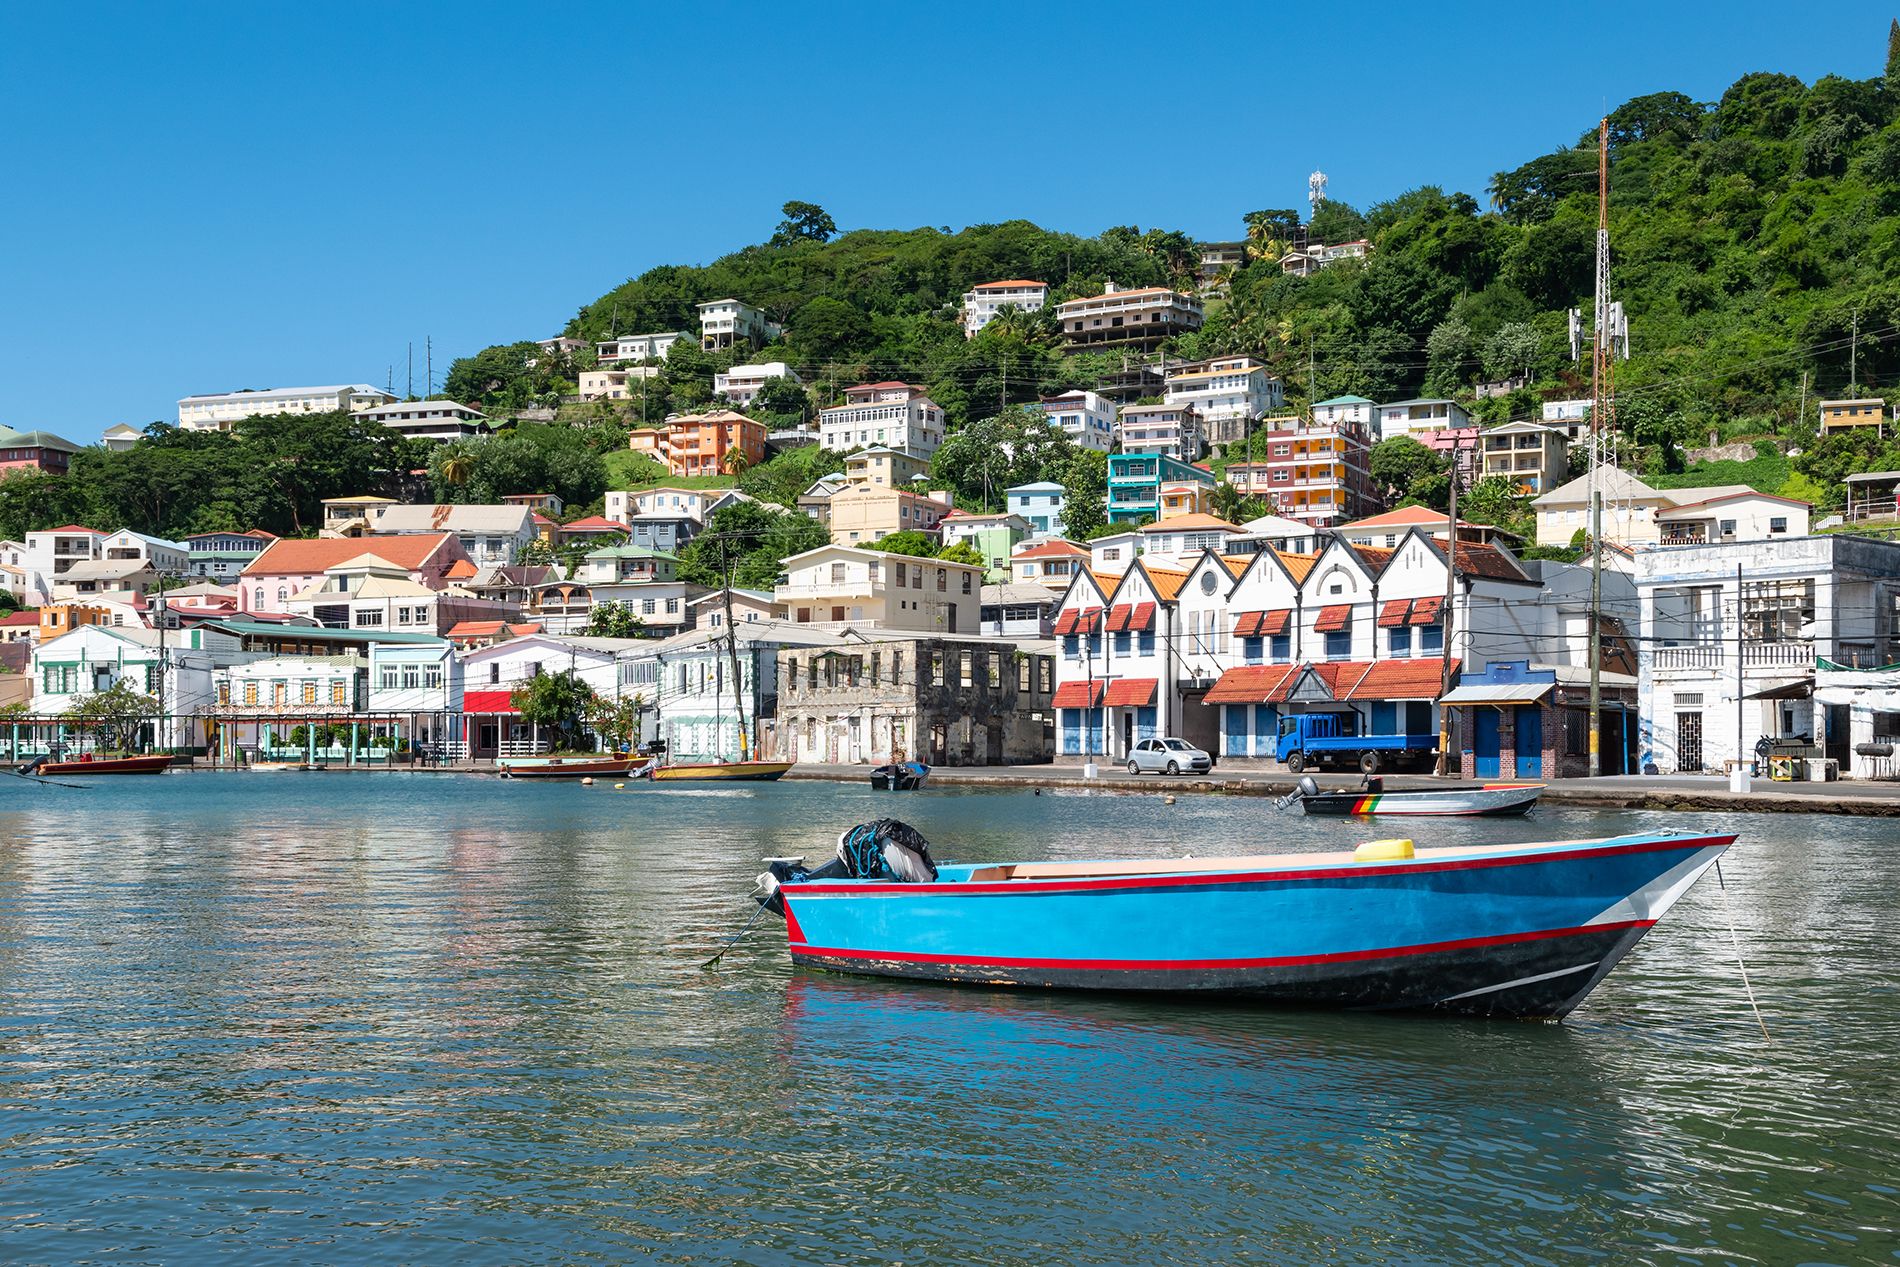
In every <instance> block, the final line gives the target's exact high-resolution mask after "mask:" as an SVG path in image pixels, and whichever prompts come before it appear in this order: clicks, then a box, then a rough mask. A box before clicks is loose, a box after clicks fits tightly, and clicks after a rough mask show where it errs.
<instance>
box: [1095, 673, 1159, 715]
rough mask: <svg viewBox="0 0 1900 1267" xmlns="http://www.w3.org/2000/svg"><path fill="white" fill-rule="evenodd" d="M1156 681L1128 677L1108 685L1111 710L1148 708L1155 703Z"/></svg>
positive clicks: (1108, 699) (1147, 678)
mask: <svg viewBox="0 0 1900 1267" xmlns="http://www.w3.org/2000/svg"><path fill="white" fill-rule="evenodd" d="M1155 685H1156V679H1154V678H1151V677H1128V678H1121V679H1119V680H1118V681H1114V682H1110V683H1109V684H1108V698H1107V701H1106V702H1107V704H1108V706H1109V707H1110V708H1147V707H1148V706H1149V705H1151V704H1153V703H1154V702H1155Z"/></svg>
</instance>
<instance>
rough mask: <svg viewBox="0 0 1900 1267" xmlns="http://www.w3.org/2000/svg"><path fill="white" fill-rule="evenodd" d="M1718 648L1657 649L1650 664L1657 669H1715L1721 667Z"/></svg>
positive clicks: (1720, 654) (1720, 651)
mask: <svg viewBox="0 0 1900 1267" xmlns="http://www.w3.org/2000/svg"><path fill="white" fill-rule="evenodd" d="M1722 659H1723V656H1722V648H1721V647H1719V646H1706V645H1705V646H1698V647H1657V648H1656V649H1655V651H1653V652H1652V653H1651V655H1650V663H1651V664H1652V665H1654V666H1655V667H1656V668H1658V669H1717V668H1720V667H1721V666H1722Z"/></svg>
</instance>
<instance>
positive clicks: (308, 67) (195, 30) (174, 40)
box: [0, 0, 1900, 443]
mask: <svg viewBox="0 0 1900 1267" xmlns="http://www.w3.org/2000/svg"><path fill="white" fill-rule="evenodd" d="M1602 7H1603V8H1606V9H1607V10H1609V11H1611V12H1613V13H1614V14H1616V15H1618V16H1616V17H1614V18H1613V19H1611V18H1606V19H1603V20H1601V22H1600V24H1599V25H1594V26H1593V25H1591V24H1589V23H1587V22H1586V20H1585V13H1586V10H1585V9H1584V8H1583V7H1582V6H1577V5H1569V6H1561V7H1556V6H1544V5H1526V4H1522V3H1500V4H1471V5H1465V6H1450V5H1431V4H1418V3H1415V2H1412V0H1407V2H1406V3H1387V2H1385V0H1362V3H1360V4H1358V5H1356V6H1341V7H1335V8H1331V9H1326V8H1321V9H1316V10H1311V11H1310V16H1308V17H1305V18H1300V17H1298V16H1297V15H1296V13H1295V11H1293V10H1286V9H1280V10H1272V9H1269V8H1266V7H1264V6H1253V5H1242V4H1234V5H1208V6H1202V7H1196V6H1192V5H1157V4H1139V5H1137V4H1119V3H1113V2H1112V0H1101V2H1098V3H1093V4H1087V5H1073V6H1070V5H1064V6H1060V7H1057V6H1044V5H1038V4H1028V3H1022V2H1021V0H1014V2H1013V3H1007V4H994V5H992V4H986V3H963V4H957V5H933V6H929V7H928V8H924V7H921V6H919V7H917V8H916V9H914V10H913V9H909V8H908V7H905V10H904V11H902V12H898V11H895V10H897V9H898V8H899V6H894V5H883V4H866V5H842V4H838V5H833V4H823V5H783V4H774V5H757V6H739V5H733V6H720V5H705V6H699V5H679V4H673V5H625V6H616V5H605V6H593V7H588V6H580V7H575V6H572V5H569V6H563V7H561V8H559V9H555V8H552V7H548V8H543V7H541V6H529V5H520V6H510V5H501V4H488V3H480V2H479V0H468V2H467V3H463V4H457V5H447V4H444V5H439V6H427V5H424V4H420V3H410V4H402V3H397V4H386V5H367V4H352V3H343V2H328V0H326V2H325V3H322V4H306V5H300V6H297V7H295V8H293V7H291V6H290V5H287V4H273V3H262V4H259V3H247V4H242V5H237V4H232V5H222V4H212V3H189V2H187V3H184V4H176V5H173V4H156V5H155V4H149V3H145V4H138V5H123V6H121V5H115V4H110V3H95V4H89V5H85V6H80V7H74V6H68V5H39V4H25V3H22V4H13V5H6V6H0V189H4V191H5V192H4V195H0V383H3V390H4V395H3V396H0V422H4V423H7V424H10V425H12V426H14V427H17V428H22V429H25V428H33V427H45V428H48V429H51V430H53V431H57V432H60V433H62V434H64V435H66V436H68V437H69V438H71V439H73V440H76V441H79V442H81V443H85V442H90V441H92V440H95V439H96V438H97V437H98V435H99V433H100V432H101V431H102V430H104V429H105V428H106V427H108V426H111V425H112V424H114V423H118V422H128V423H131V424H133V425H135V426H143V425H144V424H146V423H147V422H150V421H152V420H154V419H161V418H162V419H170V418H175V417H176V404H175V402H176V400H177V398H178V397H179V396H183V395H187V394H190V393H193V392H210V391H228V390H233V389H236V388H239V387H271V386H292V385H299V384H314V383H333V382H353V381H364V382H371V383H376V384H381V383H382V382H383V381H384V377H385V374H386V372H387V370H388V367H390V366H392V365H393V366H394V367H395V376H396V387H397V389H398V391H400V390H401V389H402V387H403V385H404V381H405V368H404V357H405V349H406V347H407V345H408V343H409V342H410V341H411V340H413V341H414V342H415V346H416V371H415V373H416V379H415V381H416V385H417V388H418V390H420V388H421V386H422V382H423V368H422V348H423V340H424V339H425V337H428V336H433V337H434V341H435V348H436V361H435V363H436V374H437V379H438V382H439V381H440V376H441V374H442V372H443V370H444V368H445V367H446V366H447V364H448V362H449V360H450V359H451V358H452V357H454V356H457V355H462V354H466V353H469V352H473V351H475V350H477V349H479V348H482V347H484V346H486V345H488V344H491V343H501V342H507V341H511V340H514V339H520V338H539V337H545V336H547V335H550V334H553V333H555V332H556V331H558V330H559V329H560V328H561V326H562V324H563V323H564V322H565V321H566V320H567V319H568V318H569V317H570V316H571V315H572V314H573V313H574V311H575V309H577V308H578V307H579V306H580V305H581V304H583V303H585V302H587V301H588V300H590V299H592V298H594V297H596V296H598V295H599V294H600V293H602V292H603V291H605V290H606V289H608V288H609V287H610V286H612V285H614V284H616V283H617V282H619V281H620V280H622V279H623V278H626V277H630V276H633V275H634V274H637V273H639V272H641V271H642V270H644V269H646V268H648V267H650V266H652V265H655V264H661V263H676V262H677V263H697V262H703V261H706V260H710V259H712V258H714V257H716V256H718V255H720V254H723V253H724V252H726V251H729V250H732V249H735V248H737V247H740V246H743V245H745V244H746V243H749V242H756V241H759V240H761V239H763V238H764V237H765V236H766V235H767V234H769V233H770V231H771V228H772V226H773V224H774V223H775V222H776V221H777V219H778V207H779V204H781V203H782V202H784V201H785V200H787V199H790V198H799V199H805V200H807V201H812V202H817V203H820V204H822V205H823V206H824V207H825V208H826V209H827V210H829V211H830V212H831V213H832V215H833V216H834V217H835V218H836V219H837V221H838V223H839V225H840V226H841V227H843V228H846V229H849V228H857V227H914V226H917V225H924V224H936V225H950V226H962V225H965V224H972V223H983V222H988V221H996V220H1004V219H1009V218H1013V217H1026V218H1028V219H1032V220H1035V221H1037V222H1038V223H1040V224H1043V225H1046V226H1049V227H1051V228H1060V229H1067V230H1072V231H1075V232H1080V233H1095V232H1099V231H1100V230H1101V229H1103V228H1105V227H1108V226H1110V225H1116V224H1138V225H1141V226H1143V227H1148V226H1151V225H1161V226H1165V227H1171V228H1179V229H1182V230H1185V231H1187V232H1189V233H1191V234H1194V235H1196V236H1198V237H1203V238H1215V239H1221V238H1231V237H1234V236H1237V235H1238V234H1239V232H1240V230H1241V225H1240V217H1241V216H1242V215H1243V214H1244V213H1245V212H1247V211H1250V210H1253V209H1255V208H1259V207H1270V206H1295V205H1300V204H1301V200H1302V199H1303V197H1304V195H1305V189H1306V176H1307V173H1308V172H1310V171H1312V170H1313V169H1314V168H1316V167H1317V168H1322V169H1324V170H1325V171H1326V173H1327V174H1328V175H1329V177H1330V178H1331V192H1332V195H1333V196H1334V197H1336V198H1341V199H1344V200H1345V201H1347V202H1351V203H1353V204H1354V205H1356V206H1360V207H1364V206H1365V205H1366V204H1368V203H1371V202H1376V201H1378V200H1380V199H1383V198H1388V197H1390V196H1392V195H1394V194H1397V193H1400V192H1402V191H1404V190H1406V189H1410V188H1412V187H1415V186H1417V185H1420V184H1427V183H1431V184H1441V185H1444V186H1447V187H1450V188H1459V189H1464V190H1467V191H1469V192H1471V193H1474V194H1479V195H1481V194H1482V191H1483V188H1484V185H1485V182H1486V181H1487V179H1488V178H1489V176H1490V174H1491V173H1492V172H1494V171H1497V170H1499V169H1501V168H1505V167H1509V166H1515V165H1516V164H1518V163H1520V162H1523V161H1525V160H1526V159H1528V158H1531V157H1534V156H1535V155H1537V154H1540V153H1543V152H1545V151H1546V150H1548V149H1550V148H1552V147H1553V146H1556V145H1559V144H1563V143H1567V142H1572V141H1574V140H1575V139H1576V138H1577V137H1578V136H1579V135H1580V134H1581V133H1582V132H1583V131H1584V130H1585V129H1586V128H1588V127H1589V126H1590V125H1591V124H1592V123H1593V122H1594V120H1595V119H1596V118H1597V117H1598V115H1599V114H1600V113H1602V111H1603V110H1604V108H1605V107H1606V106H1609V107H1614V106H1615V105H1617V104H1619V103H1621V102H1622V101H1624V100H1626V99H1628V98H1629V97H1632V96H1636V95H1639V94H1641V93H1646V92H1654V91H1659V90H1664V89H1676V90H1680V91H1683V92H1687V93H1689V94H1691V95H1692V96H1695V97H1697V98H1698V99H1701V100H1713V99H1714V98H1715V97H1716V96H1718V95H1719V94H1720V93H1721V91H1722V89H1723V88H1725V87H1726V86H1727V85H1728V84H1729V83H1731V82H1733V81H1734V80H1735V79H1736V78H1737V77H1738V76H1739V75H1741V74H1744V73H1746V72H1748V71H1755V70H1775V71H1783V72H1787V73H1791V74H1796V75H1799V76H1801V77H1802V78H1804V79H1807V80H1810V81H1812V80H1813V79H1814V78H1816V77H1818V76H1820V75H1823V74H1827V73H1839V74H1845V75H1850V76H1853V77H1857V78H1859V77H1867V76H1871V75H1876V74H1878V73H1880V70H1881V65H1882V61H1883V58H1884V54H1885V46H1886V31H1887V22H1888V19H1889V16H1890V15H1891V13H1892V12H1893V11H1894V10H1895V9H1896V8H1900V5H1891V6H1890V7H1887V8H1883V7H1881V6H1877V5H1873V4H1867V3H1860V2H1858V0H1829V2H1828V3H1823V4H1811V5H1806V6H1802V7H1801V8H1800V9H1799V10H1797V11H1790V10H1788V9H1787V8H1786V7H1785V6H1780V5H1769V4H1766V3H1760V2H1758V0H1731V2H1729V3H1720V4H1713V3H1712V4H1692V5H1690V4H1685V5H1675V6H1670V5H1660V6H1658V5H1650V4H1610V5H1606V6H1602Z"/></svg>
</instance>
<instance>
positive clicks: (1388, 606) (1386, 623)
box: [1379, 598, 1412, 629]
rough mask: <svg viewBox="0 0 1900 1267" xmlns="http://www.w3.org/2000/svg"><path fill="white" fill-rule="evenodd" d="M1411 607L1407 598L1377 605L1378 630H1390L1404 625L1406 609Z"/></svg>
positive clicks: (1410, 602) (1410, 601)
mask: <svg viewBox="0 0 1900 1267" xmlns="http://www.w3.org/2000/svg"><path fill="white" fill-rule="evenodd" d="M1411 605H1412V600H1411V599H1409V598H1395V599H1392V600H1390V601H1389V602H1384V603H1380V604H1379V628H1381V629H1391V628H1393V627H1394V626H1396V625H1402V624H1404V623H1405V612H1406V609H1407V608H1409V607H1410V606H1411Z"/></svg>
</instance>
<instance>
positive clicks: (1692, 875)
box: [759, 820, 1735, 1018]
mask: <svg viewBox="0 0 1900 1267" xmlns="http://www.w3.org/2000/svg"><path fill="white" fill-rule="evenodd" d="M896 828H897V829H899V830H898V831H897V832H894V833H893V832H892V831H891V825H890V824H889V821H888V820H886V821H885V822H880V823H878V824H872V825H869V826H868V827H865V828H855V829H853V831H852V832H848V833H846V835H845V836H844V837H841V838H840V842H839V854H840V857H839V859H838V860H835V861H832V862H828V863H827V864H826V865H825V866H823V867H820V868H817V869H816V870H807V869H805V868H804V867H803V865H802V864H801V863H799V862H793V861H789V860H785V859H775V860H770V866H771V870H769V871H767V872H766V873H765V874H764V875H762V876H760V877H759V880H760V886H761V894H760V898H759V900H760V901H761V902H762V903H763V904H764V905H765V906H766V907H767V908H768V909H775V910H778V911H780V912H781V913H782V914H783V915H784V918H785V930H786V937H787V942H788V945H789V948H790V951H791V956H792V960H793V962H794V963H795V964H798V965H801V966H804V967H810V968H823V969H829V970H833V971H838V972H849V973H861V974H870V975H876V976H889V977H907V978H917V979H923V980H930V981H943V982H955V983H966V984H980V985H994V986H1026V987H1035V988H1050V989H1058V988H1062V989H1092V990H1123V991H1152V992H1170V993H1177V994H1183V995H1190V996H1210V995H1234V996H1241V997H1246V998H1251V999H1255V1000H1259V1001H1263V1002H1269V1003H1277V1004H1294V1005H1303V1006H1331V1007H1347V1008H1378V1009H1427V1010H1438V1011H1446V1012H1455V1013H1463V1014H1476V1015H1484V1016H1501V1017H1524V1018H1557V1017H1561V1016H1563V1015H1565V1014H1566V1013H1568V1012H1569V1011H1570V1010H1571V1009H1572V1008H1574V1007H1576V1006H1577V1004H1578V1003H1580V1002H1582V1001H1583V999H1584V997H1585V996H1586V995H1588V994H1589V993H1590V991H1591V989H1592V988H1594V987H1595V986H1596V984H1597V982H1599V981H1601V980H1602V979H1603V977H1604V975H1605V974H1607V973H1608V972H1609V971H1610V969H1611V968H1613V967H1615V965H1616V964H1617V962H1618V961H1619V960H1621V959H1622V958H1623V956H1624V955H1626V954H1628V953H1629V951H1630V949H1631V948H1632V947H1633V946H1635V945H1636V943H1637V941H1639V940H1640V939H1641V938H1642V936H1643V934H1644V933H1646V932H1648V931H1649V930H1650V928H1652V927H1654V926H1655V924H1656V922H1657V921H1658V920H1660V919H1661V918H1662V917H1663V915H1664V914H1665V913H1666V912H1667V911H1668V910H1669V908H1670V907H1671V906H1672V905H1674V904H1675V902H1676V900H1677V899H1678V898H1680V897H1681V896H1682V895H1683V894H1684V893H1685V892H1687V891H1688V889H1689V887H1690V886H1691V885H1693V884H1694V883H1695V882H1696V880H1697V879H1698V878H1700V877H1701V875H1702V873H1703V872H1705V871H1706V870H1708V869H1709V868H1710V867H1711V866H1713V865H1715V862H1716V860H1717V859H1718V858H1720V857H1721V855H1722V853H1723V851H1724V850H1726V849H1727V848H1728V847H1729V846H1730V845H1731V844H1732V843H1733V842H1734V840H1735V837H1733V836H1728V835H1667V834H1650V833H1641V834H1632V835H1626V836H1616V837H1611V838H1608V839H1603V840H1578V841H1565V842H1559V843H1551V844H1516V845H1492V846H1476V847H1463V848H1441V849H1415V848H1414V847H1413V845H1412V842H1411V841H1397V840H1392V841H1374V842H1370V843H1369V844H1366V845H1362V846H1360V847H1359V848H1358V849H1357V850H1355V851H1353V852H1350V853H1307V854H1283V855H1265V856H1257V857H1234V858H1183V859H1164V860H1159V861H1153V860H1148V861H1127V862H1064V863H1006V864H1002V865H976V866H971V865H960V866H958V865H949V864H945V865H942V866H941V867H939V866H937V865H936V864H934V863H931V862H930V861H929V857H928V847H927V846H925V848H924V850H923V853H922V858H921V861H920V860H919V858H918V857H917V856H916V853H917V851H915V850H910V851H906V850H905V849H904V848H902V847H901V839H900V837H901V835H902V833H904V832H908V833H909V835H910V836H912V837H914V836H915V833H914V832H910V831H909V829H908V828H903V826H902V824H897V825H896ZM867 830H875V832H876V834H877V841H876V842H875V843H874V851H873V853H872V854H871V855H870V856H871V862H870V864H869V865H868V866H867V865H865V857H866V853H865V850H864V848H863V847H862V841H861V837H862V836H863V834H864V833H865V832H866V831H867ZM919 839H921V838H919ZM852 859H856V861H855V862H854V861H852ZM899 874H907V875H911V876H913V877H915V879H916V880H917V881H918V882H904V881H902V880H899V879H898V878H897V876H898V875H899Z"/></svg>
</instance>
